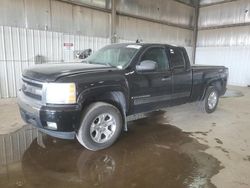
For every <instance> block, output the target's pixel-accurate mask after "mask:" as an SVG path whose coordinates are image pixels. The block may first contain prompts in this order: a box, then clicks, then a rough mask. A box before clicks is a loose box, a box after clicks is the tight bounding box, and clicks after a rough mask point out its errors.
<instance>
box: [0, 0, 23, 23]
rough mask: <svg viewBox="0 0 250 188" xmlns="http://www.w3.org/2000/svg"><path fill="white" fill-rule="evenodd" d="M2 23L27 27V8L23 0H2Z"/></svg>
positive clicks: (0, 9)
mask: <svg viewBox="0 0 250 188" xmlns="http://www.w3.org/2000/svg"><path fill="white" fill-rule="evenodd" d="M0 3H1V4H0V13H1V16H0V25H12V26H16V27H25V9H24V4H23V1H21V0H1V2H0Z"/></svg>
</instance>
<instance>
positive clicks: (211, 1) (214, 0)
mask: <svg viewBox="0 0 250 188" xmlns="http://www.w3.org/2000/svg"><path fill="white" fill-rule="evenodd" d="M229 1H232V0H200V5H209V4H214V3H221V2H229Z"/></svg>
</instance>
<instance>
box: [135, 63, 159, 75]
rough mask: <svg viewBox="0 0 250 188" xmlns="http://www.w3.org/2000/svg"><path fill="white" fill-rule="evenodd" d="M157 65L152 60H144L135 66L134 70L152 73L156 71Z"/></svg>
mask: <svg viewBox="0 0 250 188" xmlns="http://www.w3.org/2000/svg"><path fill="white" fill-rule="evenodd" d="M156 65H157V63H156V62H155V61H152V60H144V61H142V62H140V64H139V65H136V70H137V71H139V72H147V71H154V70H155V69H156Z"/></svg>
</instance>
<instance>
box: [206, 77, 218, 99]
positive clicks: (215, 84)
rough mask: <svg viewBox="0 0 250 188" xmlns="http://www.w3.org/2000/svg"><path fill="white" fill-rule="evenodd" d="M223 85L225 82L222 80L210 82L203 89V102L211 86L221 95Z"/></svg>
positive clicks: (216, 79)
mask: <svg viewBox="0 0 250 188" xmlns="http://www.w3.org/2000/svg"><path fill="white" fill-rule="evenodd" d="M222 83H223V80H222V79H221V78H215V79H211V80H209V81H208V82H207V83H206V85H205V87H204V89H203V94H202V97H201V100H203V99H204V98H205V96H206V92H207V89H208V87H209V86H215V87H216V88H217V89H218V91H219V93H221V90H222Z"/></svg>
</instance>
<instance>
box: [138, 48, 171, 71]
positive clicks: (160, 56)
mask: <svg viewBox="0 0 250 188" xmlns="http://www.w3.org/2000/svg"><path fill="white" fill-rule="evenodd" d="M145 60H151V61H154V62H156V64H157V65H156V67H157V69H156V70H157V71H165V70H168V69H169V61H168V58H167V55H166V52H165V49H164V48H160V47H154V48H150V49H148V50H147V51H146V52H145V53H144V54H143V55H142V57H141V62H142V61H145Z"/></svg>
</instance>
